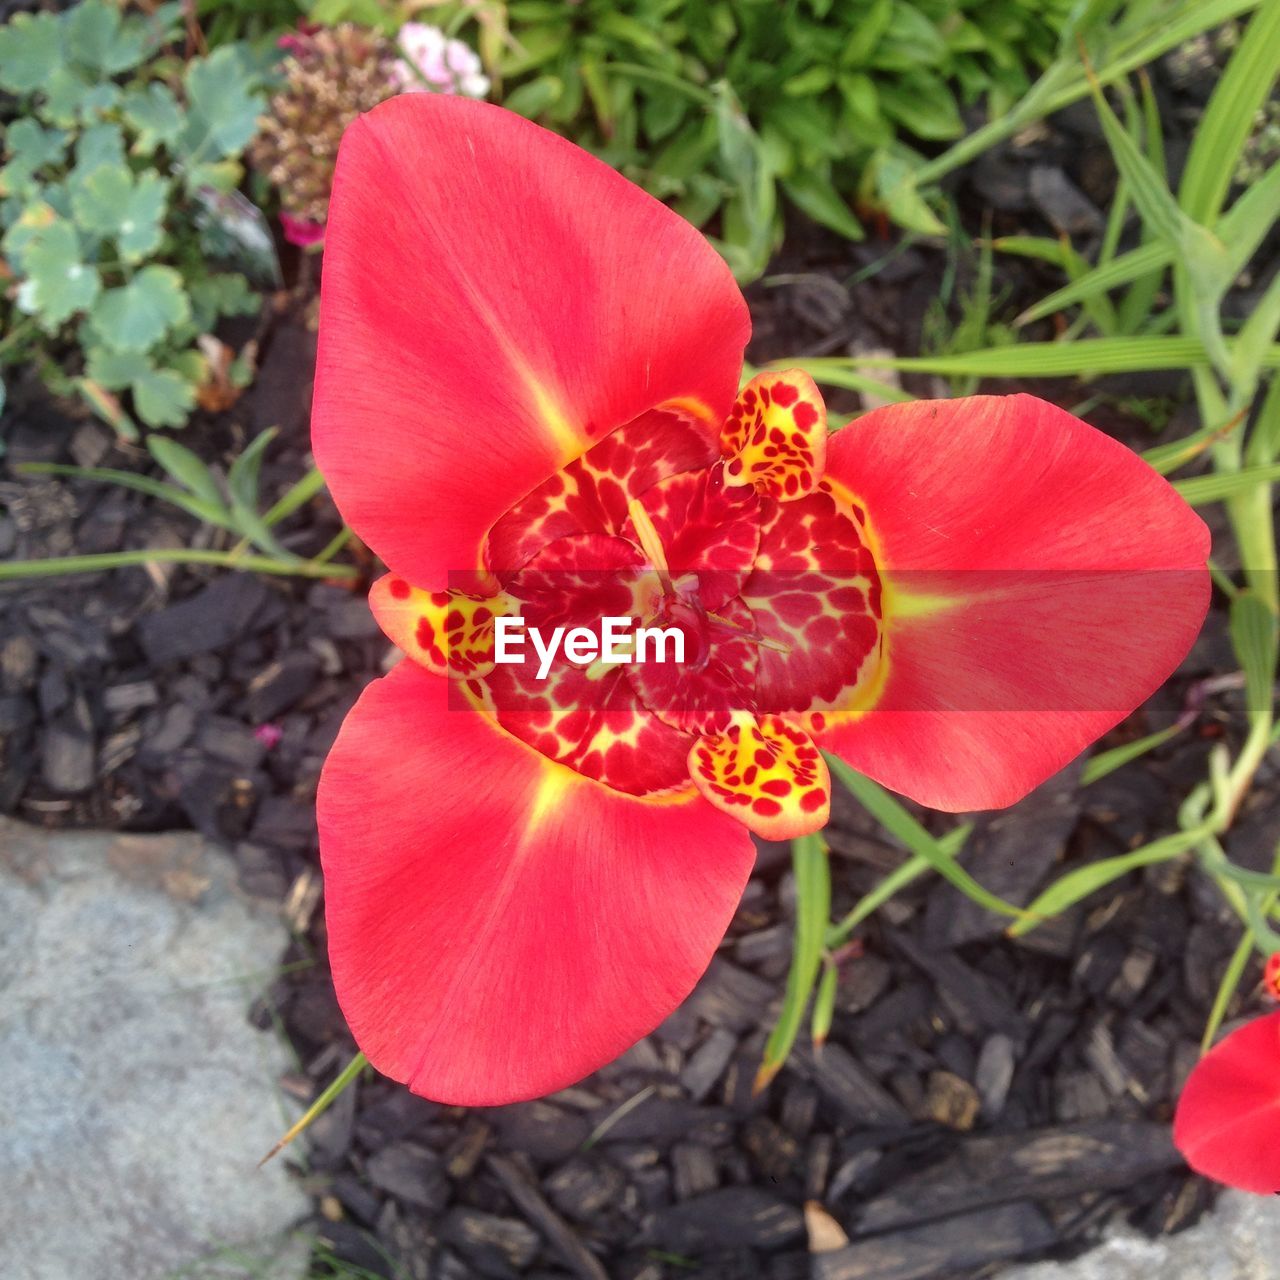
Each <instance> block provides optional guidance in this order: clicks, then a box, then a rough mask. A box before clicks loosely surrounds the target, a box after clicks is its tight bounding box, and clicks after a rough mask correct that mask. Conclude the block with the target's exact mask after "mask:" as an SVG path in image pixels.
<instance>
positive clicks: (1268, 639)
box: [1231, 591, 1277, 722]
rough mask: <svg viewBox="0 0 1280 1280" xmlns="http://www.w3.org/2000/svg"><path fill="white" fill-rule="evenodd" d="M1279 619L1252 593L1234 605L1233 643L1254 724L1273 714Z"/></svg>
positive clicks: (1233, 601) (1236, 601)
mask: <svg viewBox="0 0 1280 1280" xmlns="http://www.w3.org/2000/svg"><path fill="white" fill-rule="evenodd" d="M1276 623H1277V619H1276V615H1275V614H1274V613H1272V612H1271V610H1270V609H1269V608H1268V607H1267V605H1266V603H1265V602H1264V601H1263V600H1262V599H1261V598H1260V597H1259V596H1257V595H1255V594H1254V592H1252V591H1242V592H1240V594H1239V595H1238V596H1236V597H1235V599H1234V600H1232V602H1231V643H1232V646H1233V647H1234V648H1235V651H1236V656H1237V657H1238V658H1239V659H1240V666H1241V667H1242V668H1243V669H1244V688H1245V703H1246V705H1247V706H1248V709H1249V720H1250V721H1251V722H1253V721H1257V720H1259V719H1261V718H1262V717H1263V716H1264V715H1267V714H1269V713H1270V711H1271V702H1272V698H1273V697H1274V695H1275V674H1276V649H1277V628H1276Z"/></svg>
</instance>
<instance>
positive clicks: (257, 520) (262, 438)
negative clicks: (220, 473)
mask: <svg viewBox="0 0 1280 1280" xmlns="http://www.w3.org/2000/svg"><path fill="white" fill-rule="evenodd" d="M277 434H278V432H277V429H276V428H275V427H269V428H268V429H267V430H266V431H264V432H262V433H261V434H260V435H258V436H257V437H255V438H254V439H253V440H252V441H251V442H250V443H249V444H248V445H247V446H246V448H245V450H244V452H243V453H241V454H240V456H239V457H238V458H236V460H235V461H234V462H233V463H232V464H231V467H230V469H229V470H228V472H227V491H228V492H229V493H230V495H231V513H232V516H233V517H234V519H235V522H236V528H237V529H238V530H239V532H240V533H241V534H242V535H243V536H244V537H246V538H248V539H249V541H250V542H252V543H253V544H254V546H256V547H258V548H259V549H260V550H262V551H266V552H268V553H269V554H271V555H275V556H279V557H280V558H281V559H294V558H296V557H294V555H293V553H292V552H291V551H289V550H287V549H286V548H285V547H282V546H281V545H280V543H279V542H277V541H276V538H275V535H274V534H273V533H272V532H271V529H270V527H269V526H268V524H267V522H266V521H265V520H264V519H263V518H262V516H261V515H260V514H259V512H258V476H259V473H260V471H261V469H262V460H263V458H264V457H265V455H266V452H267V448H268V446H269V445H270V444H271V442H272V441H273V440H274V439H275V438H276V435H277Z"/></svg>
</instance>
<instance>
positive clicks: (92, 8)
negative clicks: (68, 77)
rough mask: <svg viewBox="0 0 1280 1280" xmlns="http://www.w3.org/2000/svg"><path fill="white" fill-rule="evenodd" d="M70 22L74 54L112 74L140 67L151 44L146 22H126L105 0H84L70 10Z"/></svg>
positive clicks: (68, 29)
mask: <svg viewBox="0 0 1280 1280" xmlns="http://www.w3.org/2000/svg"><path fill="white" fill-rule="evenodd" d="M66 24H67V25H66V34H67V47H68V49H69V51H70V53H71V56H72V57H73V58H75V59H76V61H77V62H80V63H82V64H83V65H84V66H86V67H89V68H91V69H92V70H94V71H100V72H102V73H103V74H105V75H108V76H114V75H119V73H120V72H121V71H128V70H129V69H130V68H131V67H136V66H137V65H138V63H139V62H141V61H142V59H143V58H144V57H145V56H146V54H147V52H148V49H149V47H150V44H151V41H150V40H149V38H148V35H147V30H146V26H145V24H144V23H142V22H139V21H137V20H132V21H128V22H122V21H121V16H120V10H119V9H117V8H116V7H115V6H114V5H110V4H104V3H103V2H102V0H80V3H79V4H77V5H76V6H75V7H74V8H73V9H71V10H69V11H68V13H67V16H66Z"/></svg>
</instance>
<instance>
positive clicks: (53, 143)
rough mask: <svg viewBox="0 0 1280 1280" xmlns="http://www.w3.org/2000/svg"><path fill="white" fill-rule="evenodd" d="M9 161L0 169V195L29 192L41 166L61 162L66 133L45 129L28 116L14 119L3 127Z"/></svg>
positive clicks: (65, 147) (64, 154) (63, 156)
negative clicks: (7, 125) (4, 128)
mask: <svg viewBox="0 0 1280 1280" xmlns="http://www.w3.org/2000/svg"><path fill="white" fill-rule="evenodd" d="M4 142H5V150H6V152H7V153H8V155H9V163H8V164H6V165H5V167H4V168H3V169H0V195H6V196H12V195H29V194H31V191H32V189H33V188H34V187H36V185H37V184H36V181H35V180H36V178H37V177H38V176H39V174H40V171H41V170H42V169H47V168H49V167H50V166H53V165H59V164H61V163H62V161H63V160H64V158H65V156H66V149H67V135H66V133H64V132H63V130H61V129H46V128H45V127H44V126H43V125H41V124H39V123H37V122H36V121H35V120H33V119H31V118H30V117H25V116H24V117H23V118H22V119H21V120H15V121H14V122H13V123H12V124H11V125H9V127H8V128H7V129H6V131H5V137H4Z"/></svg>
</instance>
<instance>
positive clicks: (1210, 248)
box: [1093, 89, 1230, 293]
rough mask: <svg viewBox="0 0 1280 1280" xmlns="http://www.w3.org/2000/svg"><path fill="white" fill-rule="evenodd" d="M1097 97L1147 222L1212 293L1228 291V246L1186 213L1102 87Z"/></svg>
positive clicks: (1117, 156)
mask: <svg viewBox="0 0 1280 1280" xmlns="http://www.w3.org/2000/svg"><path fill="white" fill-rule="evenodd" d="M1093 96H1094V104H1095V106H1096V107H1097V109H1098V117H1099V119H1100V120H1101V122H1102V130H1103V132H1104V133H1105V134H1106V138H1107V145H1108V146H1109V147H1110V148H1111V155H1112V157H1113V159H1114V160H1115V162H1116V168H1117V169H1119V171H1120V176H1121V177H1122V178H1124V180H1125V182H1126V183H1127V184H1128V186H1129V192H1130V194H1131V195H1132V197H1133V202H1134V204H1135V205H1137V207H1138V212H1139V213H1140V214H1141V215H1142V218H1143V221H1144V222H1145V223H1146V224H1147V225H1148V226H1149V227H1150V228H1151V229H1152V230H1153V231H1154V232H1155V233H1156V235H1158V236H1159V237H1161V239H1163V240H1165V241H1167V242H1168V243H1169V244H1170V245H1172V246H1173V248H1174V249H1175V250H1176V251H1177V252H1178V253H1179V254H1180V255H1181V256H1182V258H1183V259H1184V261H1185V262H1186V265H1187V267H1188V269H1189V270H1191V271H1192V272H1193V274H1194V275H1195V277H1196V279H1197V280H1198V281H1199V282H1202V283H1203V284H1204V285H1205V286H1206V287H1207V288H1208V290H1209V292H1211V293H1217V292H1220V291H1221V290H1223V289H1225V288H1226V287H1227V285H1228V284H1229V283H1230V269H1229V266H1228V259H1227V250H1226V247H1225V245H1223V243H1222V242H1221V241H1220V240H1219V239H1218V238H1217V237H1216V236H1214V235H1213V234H1212V233H1211V232H1210V231H1208V230H1206V228H1204V227H1202V226H1200V225H1199V223H1197V222H1195V221H1193V220H1192V219H1191V218H1190V217H1188V216H1187V214H1186V213H1185V212H1183V210H1182V208H1181V207H1180V206H1179V204H1178V202H1177V200H1176V199H1174V196H1173V192H1171V191H1170V190H1169V188H1168V186H1167V185H1166V183H1165V180H1164V178H1163V176H1162V175H1161V174H1160V173H1159V172H1157V170H1156V168H1155V166H1154V165H1153V164H1152V163H1151V161H1150V160H1149V159H1147V157H1146V156H1145V155H1143V153H1142V149H1141V148H1140V147H1139V146H1138V144H1137V143H1136V142H1135V141H1134V140H1133V138H1132V137H1131V136H1130V134H1129V132H1128V131H1127V130H1126V129H1125V127H1124V125H1123V124H1121V123H1120V120H1119V118H1118V117H1117V116H1116V113H1115V112H1114V111H1112V110H1111V107H1110V105H1109V104H1108V102H1107V100H1106V97H1105V96H1104V95H1103V93H1102V91H1101V89H1095V91H1094V95H1093Z"/></svg>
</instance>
